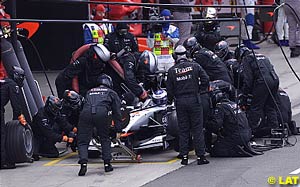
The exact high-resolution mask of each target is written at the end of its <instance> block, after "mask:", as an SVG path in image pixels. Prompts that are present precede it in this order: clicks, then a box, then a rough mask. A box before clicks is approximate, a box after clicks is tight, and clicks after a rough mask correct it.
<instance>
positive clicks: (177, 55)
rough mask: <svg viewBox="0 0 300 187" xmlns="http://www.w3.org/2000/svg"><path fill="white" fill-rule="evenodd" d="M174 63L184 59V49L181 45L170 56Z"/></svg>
mask: <svg viewBox="0 0 300 187" xmlns="http://www.w3.org/2000/svg"><path fill="white" fill-rule="evenodd" d="M172 56H173V58H174V60H175V61H178V60H180V59H183V58H187V57H186V48H185V47H184V46H183V45H178V46H177V47H176V49H175V50H174V53H173V54H172Z"/></svg>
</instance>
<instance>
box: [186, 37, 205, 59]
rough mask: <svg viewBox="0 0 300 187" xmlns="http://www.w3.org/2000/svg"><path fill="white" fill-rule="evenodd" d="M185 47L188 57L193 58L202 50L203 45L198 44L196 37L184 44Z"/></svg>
mask: <svg viewBox="0 0 300 187" xmlns="http://www.w3.org/2000/svg"><path fill="white" fill-rule="evenodd" d="M183 46H184V47H185V48H186V50H187V57H189V58H191V57H193V55H194V53H195V52H196V51H198V50H200V49H201V45H200V44H199V43H198V41H197V39H196V38H195V37H190V38H188V39H186V40H185V41H184V42H183Z"/></svg>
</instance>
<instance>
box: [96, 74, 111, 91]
mask: <svg viewBox="0 0 300 187" xmlns="http://www.w3.org/2000/svg"><path fill="white" fill-rule="evenodd" d="M97 83H98V84H100V85H104V86H107V87H109V88H111V89H112V88H113V81H112V79H111V77H110V76H108V75H106V74H101V75H100V76H99V77H98V79H97Z"/></svg>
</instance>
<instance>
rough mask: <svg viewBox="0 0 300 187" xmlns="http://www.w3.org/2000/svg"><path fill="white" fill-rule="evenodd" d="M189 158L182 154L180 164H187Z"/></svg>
mask: <svg viewBox="0 0 300 187" xmlns="http://www.w3.org/2000/svg"><path fill="white" fill-rule="evenodd" d="M188 162H189V159H188V156H187V155H183V156H182V159H181V165H188Z"/></svg>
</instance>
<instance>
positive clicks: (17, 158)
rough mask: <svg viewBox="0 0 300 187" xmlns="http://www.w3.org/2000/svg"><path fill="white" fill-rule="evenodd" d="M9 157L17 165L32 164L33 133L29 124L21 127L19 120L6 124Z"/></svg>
mask: <svg viewBox="0 0 300 187" xmlns="http://www.w3.org/2000/svg"><path fill="white" fill-rule="evenodd" d="M6 128H7V131H6V152H7V157H8V158H9V159H10V160H11V161H12V162H15V163H23V162H30V161H31V157H32V154H33V133H32V130H31V127H30V126H29V125H28V124H27V125H25V126H23V125H21V124H20V123H19V121H18V120H13V121H9V122H7V123H6Z"/></svg>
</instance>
